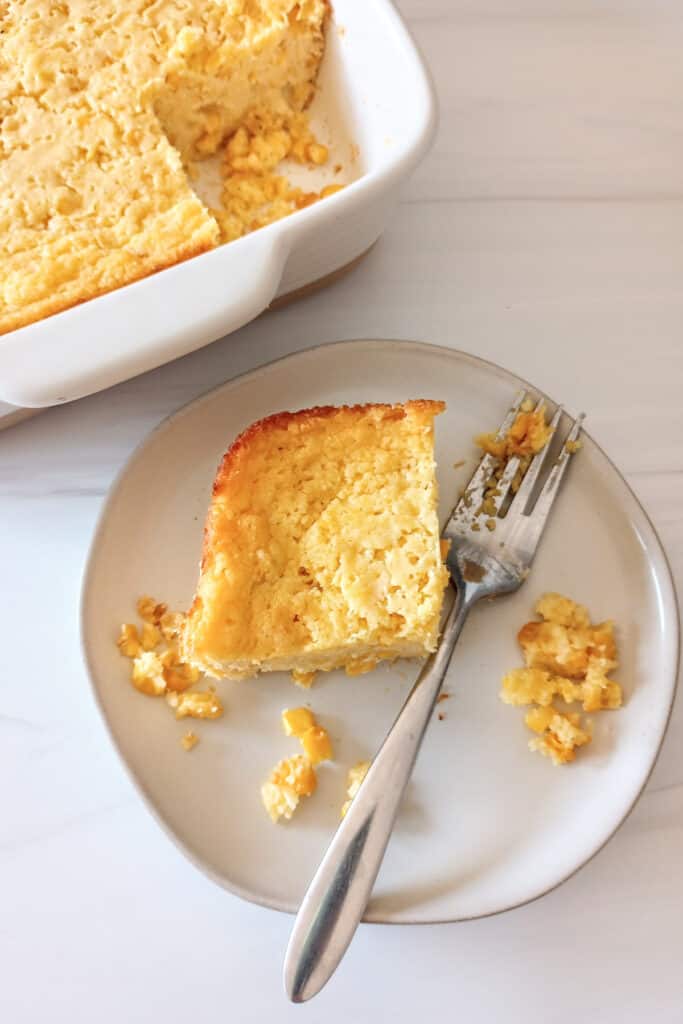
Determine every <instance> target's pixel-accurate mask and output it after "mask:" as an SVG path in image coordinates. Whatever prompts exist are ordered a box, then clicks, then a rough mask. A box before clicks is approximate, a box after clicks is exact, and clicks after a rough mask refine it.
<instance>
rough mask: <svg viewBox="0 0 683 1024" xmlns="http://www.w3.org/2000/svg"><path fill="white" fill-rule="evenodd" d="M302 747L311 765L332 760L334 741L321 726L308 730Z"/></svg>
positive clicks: (302, 739)
mask: <svg viewBox="0 0 683 1024" xmlns="http://www.w3.org/2000/svg"><path fill="white" fill-rule="evenodd" d="M299 739H300V740H301V746H302V747H303V750H304V754H305V755H306V757H307V758H308V760H309V761H310V762H311V764H319V763H320V762H321V761H331V760H332V741H331V739H330V735H329V733H328V732H327V730H326V729H323V727H322V726H321V725H313V726H311V728H310V729H306V731H305V732H304V733H303V735H302V736H300V737H299Z"/></svg>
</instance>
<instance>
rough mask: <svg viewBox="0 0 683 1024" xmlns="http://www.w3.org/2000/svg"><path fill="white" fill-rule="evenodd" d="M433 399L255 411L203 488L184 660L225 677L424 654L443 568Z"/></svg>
mask: <svg viewBox="0 0 683 1024" xmlns="http://www.w3.org/2000/svg"><path fill="white" fill-rule="evenodd" d="M442 409H443V403H441V402H434V401H414V402H407V403H406V404H405V405H365V406H353V407H341V408H334V407H323V408H316V409H307V410H304V411H302V412H298V413H281V414H278V415H275V416H271V417H268V418H267V419H265V420H261V421H260V422H258V423H256V424H254V425H253V426H252V427H250V428H249V429H248V430H247V431H245V433H244V434H242V435H241V436H240V437H239V438H238V439H237V441H236V442H235V443H234V444H233V446H232V447H231V448H230V449H229V451H228V452H227V453H226V455H225V457H224V458H223V461H222V463H221V465H220V467H219V470H218V474H217V476H216V479H215V482H214V488H213V498H212V501H211V505H210V508H209V513H208V518H207V522H206V528H205V540H204V554H203V559H202V567H201V574H200V578H199V583H198V586H197V592H196V596H195V599H194V602H193V604H192V607H191V609H190V611H189V613H188V616H187V619H186V622H185V625H184V629H183V633H182V641H181V647H182V652H183V657H184V659H185V660H187V661H189V662H191V663H192V664H194V665H195V666H197V667H199V668H201V669H202V670H203V671H205V672H208V673H209V674H211V675H214V676H217V677H220V676H227V677H230V678H241V677H247V676H253V675H255V674H257V673H259V672H268V671H273V670H280V669H289V670H294V671H298V672H314V671H317V670H329V669H333V668H338V667H342V666H343V667H345V668H346V670H347V672H350V673H356V672H362V671H366V670H368V669H370V668H372V667H373V666H374V665H375V664H376V663H377V662H378V661H379V660H382V659H386V658H389V659H391V658H396V657H413V656H417V657H422V656H424V655H426V654H428V653H429V652H431V651H433V650H434V649H435V647H436V644H437V639H438V631H439V616H440V611H441V605H442V600H443V594H444V588H445V586H446V583H447V580H448V574H447V571H446V569H445V567H444V565H443V563H442V559H441V553H440V545H439V526H438V520H437V485H436V478H435V463H434V451H433V446H434V427H433V420H434V417H435V416H436V415H437V414H438V413H439V412H441V411H442Z"/></svg>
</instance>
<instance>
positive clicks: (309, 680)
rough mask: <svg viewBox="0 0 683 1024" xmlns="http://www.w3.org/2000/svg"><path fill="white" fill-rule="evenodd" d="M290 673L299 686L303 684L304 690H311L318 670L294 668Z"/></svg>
mask: <svg viewBox="0 0 683 1024" xmlns="http://www.w3.org/2000/svg"><path fill="white" fill-rule="evenodd" d="M290 674H291V677H292V682H293V683H295V684H296V685H297V686H301V687H302V688H303V689H304V690H310V688H311V687H312V686H313V683H314V682H315V677H316V675H317V673H316V672H299V670H298V669H292V672H291V673H290Z"/></svg>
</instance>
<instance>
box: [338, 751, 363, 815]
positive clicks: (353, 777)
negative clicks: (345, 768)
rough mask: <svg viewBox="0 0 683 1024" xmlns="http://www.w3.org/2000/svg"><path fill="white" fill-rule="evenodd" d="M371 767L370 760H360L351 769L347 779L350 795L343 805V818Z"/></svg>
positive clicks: (347, 791) (347, 792)
mask: <svg viewBox="0 0 683 1024" xmlns="http://www.w3.org/2000/svg"><path fill="white" fill-rule="evenodd" d="M369 768H370V762H369V761H359V762H358V763H357V764H355V765H354V766H353V768H351V769H349V776H348V779H347V780H346V785H347V790H346V795H347V797H348V800H346V801H345V803H344V804H343V805H342V809H341V817H342V818H343V817H344V815H345V814H346V812H347V811H348V809H349V807H350V806H351V802H352V800H353V798H354V797H355V795H356V793H357V792H358V790H359V789H360V787H361V783H362V781H363V779H364V778H365V776H366V775H367V774H368V769H369Z"/></svg>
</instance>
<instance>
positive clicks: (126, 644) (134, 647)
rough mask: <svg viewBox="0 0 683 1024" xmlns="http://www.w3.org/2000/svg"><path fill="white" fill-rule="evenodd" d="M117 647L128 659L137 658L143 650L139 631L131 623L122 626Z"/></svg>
mask: <svg viewBox="0 0 683 1024" xmlns="http://www.w3.org/2000/svg"><path fill="white" fill-rule="evenodd" d="M116 646H117V647H118V649H119V650H120V651H121V654H124V655H125V656H126V657H127V658H137V656H138V654H139V653H140V651H141V649H142V648H141V646H140V638H139V636H138V631H137V628H136V627H135V626H133V625H132V624H131V623H130V622H124V623H123V625H122V626H121V632H120V633H119V636H118V640H117V641H116Z"/></svg>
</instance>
